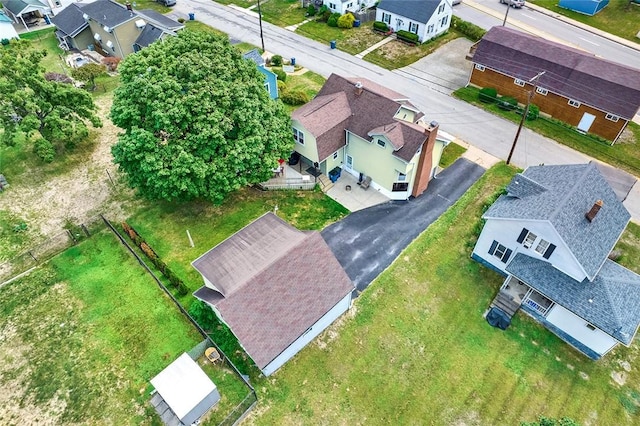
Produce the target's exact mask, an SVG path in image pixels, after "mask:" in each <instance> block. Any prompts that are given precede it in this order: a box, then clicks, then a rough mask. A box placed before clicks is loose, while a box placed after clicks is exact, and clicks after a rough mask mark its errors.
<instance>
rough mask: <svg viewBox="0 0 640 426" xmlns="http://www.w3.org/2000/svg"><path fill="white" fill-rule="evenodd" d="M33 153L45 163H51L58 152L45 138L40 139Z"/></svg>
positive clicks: (35, 144)
mask: <svg viewBox="0 0 640 426" xmlns="http://www.w3.org/2000/svg"><path fill="white" fill-rule="evenodd" d="M33 152H34V154H36V155H37V156H38V157H40V159H41V160H42V161H44V162H45V163H51V162H52V161H53V157H54V156H55V155H56V150H55V149H54V148H53V145H52V144H51V142H49V141H48V140H46V139H44V138H39V139H37V140H36V141H35V142H34V144H33Z"/></svg>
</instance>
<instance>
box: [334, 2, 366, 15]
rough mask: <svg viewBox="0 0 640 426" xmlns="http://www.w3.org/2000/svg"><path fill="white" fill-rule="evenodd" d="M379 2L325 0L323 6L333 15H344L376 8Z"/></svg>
mask: <svg viewBox="0 0 640 426" xmlns="http://www.w3.org/2000/svg"><path fill="white" fill-rule="evenodd" d="M376 3H377V0H323V4H324V5H325V6H327V7H328V8H329V10H330V11H331V12H333V13H339V14H341V15H344V14H345V13H347V12H357V11H359V10H365V9H368V8H370V7H373V6H375V5H376Z"/></svg>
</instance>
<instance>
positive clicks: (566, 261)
mask: <svg viewBox="0 0 640 426" xmlns="http://www.w3.org/2000/svg"><path fill="white" fill-rule="evenodd" d="M522 228H526V229H528V230H529V231H531V232H533V233H534V234H536V235H537V236H538V239H537V240H536V241H535V243H534V245H533V246H531V247H530V248H525V247H524V246H523V245H522V244H520V243H518V242H517V240H518V236H519V235H520V232H521V231H522ZM541 238H543V239H545V240H546V241H548V242H550V243H552V244H554V245H555V246H556V249H555V250H554V252H553V254H552V255H551V257H550V258H549V259H548V261H549V262H551V264H552V265H553V266H554V267H556V268H557V269H559V270H560V271H562V272H564V273H565V274H567V275H569V276H570V277H572V278H573V279H575V280H577V281H582V280H583V279H584V278H585V277H586V274H585V272H584V270H583V269H582V267H581V266H580V264H579V263H578V262H577V261H576V259H575V257H574V256H573V254H572V253H571V251H570V250H569V248H568V247H567V246H566V244H565V243H564V241H563V240H561V239H560V237H559V236H558V234H557V233H556V231H555V229H554V228H553V227H552V226H551V224H550V223H549V222H547V221H516V220H508V219H487V221H486V223H485V225H484V228H482V233H481V234H480V237H479V238H478V242H477V243H476V246H475V248H474V249H473V252H474V253H475V254H476V255H477V256H479V257H481V258H483V259H484V260H486V261H487V262H489V263H491V264H492V265H494V266H495V267H497V268H499V269H500V270H502V271H504V268H505V267H506V264H505V263H503V262H501V261H500V260H499V259H498V258H496V257H495V256H492V255H490V254H489V248H490V247H491V243H492V242H493V241H494V240H496V241H498V242H499V243H500V244H502V245H504V246H506V247H507V248H509V249H511V250H513V254H512V255H511V257H510V258H509V260H511V259H512V258H513V256H514V255H515V254H516V253H518V252H521V253H526V254H527V255H529V256H532V257H538V258H540V259H542V256H541V255H540V254H538V253H537V252H536V251H535V247H536V244H537V243H538V241H539V240H540V239H541Z"/></svg>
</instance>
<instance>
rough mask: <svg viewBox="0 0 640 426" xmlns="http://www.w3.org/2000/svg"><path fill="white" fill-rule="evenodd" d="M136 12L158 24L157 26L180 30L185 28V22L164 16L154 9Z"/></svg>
mask: <svg viewBox="0 0 640 426" xmlns="http://www.w3.org/2000/svg"><path fill="white" fill-rule="evenodd" d="M136 14H138V15H139V16H140V17H141V18H145V19H147V20H148V21H151V22H152V23H154V24H157V25H156V26H157V27H160V28H162V29H164V30H171V31H178V30H181V29H182V28H184V24H181V23H180V22H178V21H174V20H173V19H171V18H169V17H167V16H164V15H163V14H161V13H159V12H156V11H155V10H153V9H143V10H136Z"/></svg>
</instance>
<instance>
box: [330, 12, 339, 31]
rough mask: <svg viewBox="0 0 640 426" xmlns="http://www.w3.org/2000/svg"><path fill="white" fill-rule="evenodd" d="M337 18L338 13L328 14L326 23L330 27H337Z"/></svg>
mask: <svg viewBox="0 0 640 426" xmlns="http://www.w3.org/2000/svg"><path fill="white" fill-rule="evenodd" d="M338 19H340V14H339V13H332V14H331V16H329V19H327V25H328V26H330V27H334V28H337V27H338Z"/></svg>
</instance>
